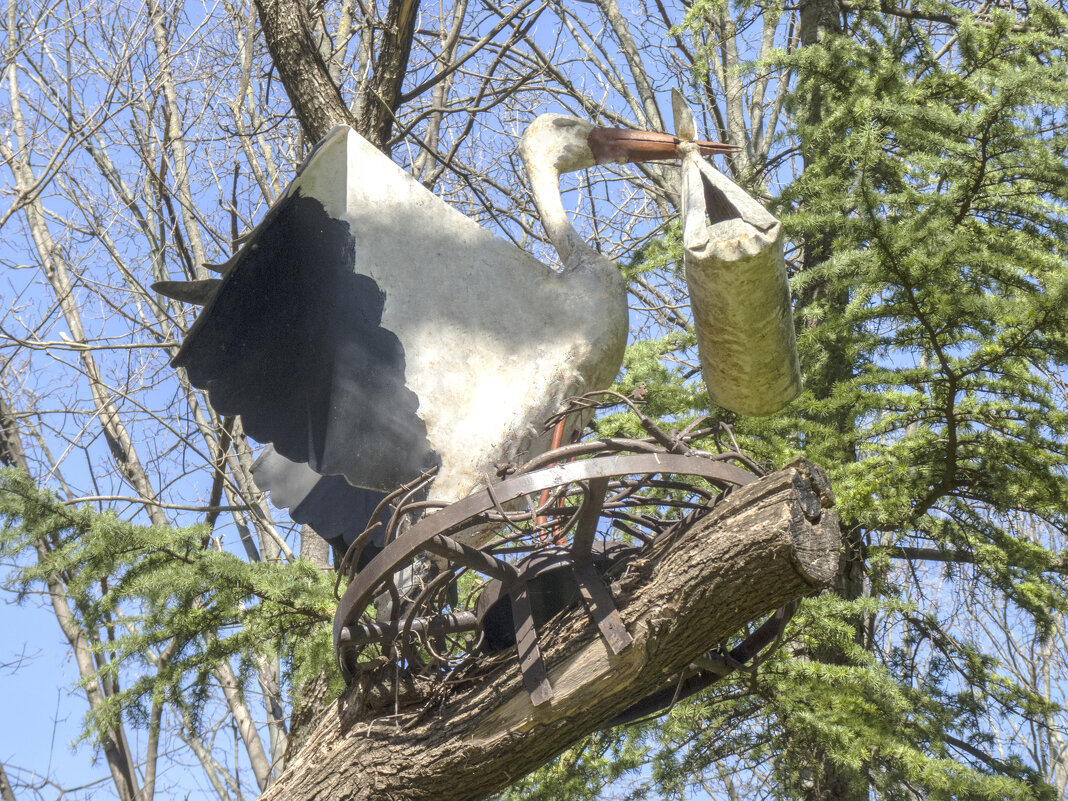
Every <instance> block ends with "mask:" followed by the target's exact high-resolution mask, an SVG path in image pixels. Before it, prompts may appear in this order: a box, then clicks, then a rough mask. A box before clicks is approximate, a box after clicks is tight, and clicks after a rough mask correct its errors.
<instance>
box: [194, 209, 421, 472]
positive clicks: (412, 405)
mask: <svg viewBox="0 0 1068 801" xmlns="http://www.w3.org/2000/svg"><path fill="white" fill-rule="evenodd" d="M356 246H357V243H356V242H355V240H354V238H353V237H352V235H351V233H350V231H349V226H348V223H346V222H344V221H343V220H335V219H332V218H331V217H330V216H329V215H328V214H327V213H326V210H325V208H324V207H323V205H322V204H321V203H320V202H319V201H318V200H316V199H315V198H314V197H305V196H303V195H302V194H301V193H300V191H299V190H298V191H296V192H294V193H293V194H292V195H290V196H288V197H286V198H285V199H283V200H281V201H280V202H279V203H277V204H276V205H275V206H274V207H273V208H272V209H271V210H270V212H269V213H268V215H267V217H266V218H265V219H264V221H263V222H262V223H261V224H260V225H259V226H258V227H257V228H256V230H255V231H254V232H253V234H252V237H251V238H250V239H249V241H248V242H247V244H246V245H245V246H244V248H243V249H242V250H241V252H240V253H238V254H237V256H236V257H235V258H234V260H233V262H232V264H233V266H232V269H231V270H230V271H229V273H228V274H227V275H226V276H225V278H223V280H222V283H221V284H220V285H219V287H218V291H217V292H216V294H215V296H214V298H212V299H211V300H210V301H209V302H208V304H207V305H206V306H205V308H204V310H203V311H202V312H201V314H200V316H199V317H198V318H197V320H196V322H195V323H194V324H193V326H192V327H191V328H190V330H189V333H188V335H187V336H186V338H185V342H184V343H183V345H182V348H181V350H180V351H179V353H178V355H177V356H176V357H175V359H174V362H173V364H174V366H175V367H184V368H185V369H186V371H187V372H188V375H189V380H190V381H191V382H192V384H193V386H195V387H199V388H201V389H205V390H207V392H208V396H209V398H210V399H211V404H212V406H214V407H215V409H216V411H218V412H219V413H221V414H239V415H241V418H242V421H243V423H244V427H245V430H246V432H248V434H249V435H250V436H251V437H253V438H254V439H256V440H259V441H260V442H270V443H273V444H274V447H275V449H276V450H277V451H278V453H280V454H281V455H282V456H285V457H286V458H287V459H290V460H292V461H295V462H307V463H308V465H309V466H310V467H311V468H312V469H313V470H315V471H316V472H317V473H322V474H324V475H332V476H337V475H341V476H344V477H345V479H347V481H348V483H349V484H352V485H354V486H357V487H366V488H368V489H374V490H381V491H391V490H392V489H394V488H395V487H396V486H397V485H399V484H401V483H404V482H406V481H409V480H411V479H412V478H414V477H416V476H418V475H419V474H420V473H421V472H422V471H424V470H426V469H428V468H430V467H433V466H435V465H437V464H439V462H440V460H439V458H438V455H437V454H435V453H434V452H433V450H432V449H431V448H430V444H429V442H428V441H427V436H426V425H425V424H424V423H423V421H422V420H421V419H420V418H419V416H418V415H417V414H416V410H417V409H418V407H419V403H420V399H419V398H418V397H416V395H415V393H413V392H412V391H411V390H409V389H408V388H407V387H406V386H405V372H404V371H405V354H404V348H403V346H402V343H401V341H400V340H399V339H398V338H397V336H396V335H395V334H394V333H393V332H392V331H388V330H386V329H384V328H382V327H381V322H382V308H383V304H384V302H385V293H383V292H382V291H381V289H380V288H379V287H378V285H377V284H376V283H375V282H374V280H373V279H371V278H370V277H368V276H366V275H358V274H356V273H355V272H354V265H355V255H356Z"/></svg>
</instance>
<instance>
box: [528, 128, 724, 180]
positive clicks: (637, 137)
mask: <svg viewBox="0 0 1068 801" xmlns="http://www.w3.org/2000/svg"><path fill="white" fill-rule="evenodd" d="M681 141H683V140H680V139H679V137H677V136H672V135H671V134H667V133H656V132H653V131H634V130H631V129H629V128H601V127H599V126H596V125H593V124H592V123H589V122H586V121H584V120H580V119H576V118H575V117H568V116H565V115H563V114H542V115H541V116H539V117H537V118H536V119H535V120H534V121H533V122H532V123H531V124H530V126H529V127H528V128H527V130H526V131H525V132H524V133H523V138H522V139H521V140H520V141H519V155H520V156H521V157H522V159H523V163H524V164H526V166H527V170H529V171H530V172H531V173H541V172H542V171H544V170H547V169H549V170H552V171H554V172H556V173H557V174H559V173H563V172H571V171H573V170H581V169H584V168H586V167H592V166H593V165H595V164H626V163H628V162H638V161H655V160H657V159H673V158H675V157H676V151H677V148H678V146H679V144H680V143H681ZM695 144H696V145H697V146H698V147H699V148H700V150H701V155H704V156H710V155H712V154H713V153H728V152H730V151H732V150H736V149H737V148H735V147H732V146H731V145H724V144H721V143H719V142H696V143H695Z"/></svg>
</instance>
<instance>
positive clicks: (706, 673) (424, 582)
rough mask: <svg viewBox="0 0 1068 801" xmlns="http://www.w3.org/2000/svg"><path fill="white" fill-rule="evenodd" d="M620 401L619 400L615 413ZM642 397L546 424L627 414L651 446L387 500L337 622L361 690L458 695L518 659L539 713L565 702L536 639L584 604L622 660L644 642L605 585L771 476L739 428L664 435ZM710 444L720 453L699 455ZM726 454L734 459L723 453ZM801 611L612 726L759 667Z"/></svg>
mask: <svg viewBox="0 0 1068 801" xmlns="http://www.w3.org/2000/svg"><path fill="white" fill-rule="evenodd" d="M606 399H607V400H606ZM641 400H642V398H641V396H640V395H639V394H637V393H636V394H635V395H632V396H631V397H630V398H627V397H624V396H623V395H620V394H618V393H615V392H593V393H588V394H586V395H583V396H581V397H579V398H576V399H574V400H573V401H572V402H571V403H570V405H569V406H568V408H567V409H566V410H565V411H564V412H562V413H561V414H559V415H557V416H556V417H554V418H552V419H551V420H549V421H548V422H547V423H546V428H547V429H548V428H553V427H555V426H558V425H562V424H563V421H564V420H565V419H566V418H568V417H570V416H572V415H576V414H577V415H581V416H582V417H584V418H585V417H588V416H589V414H590V413H591V412H592V411H593V410H595V409H603V408H609V407H613V406H621V405H625V406H627V407H629V409H630V410H631V412H632V413H633V414H635V415H637V418H638V421H639V423H640V425H641V426H642V428H643V429H644V430H645V431H646V432H647V433H648V435H649V436H647V437H645V438H641V439H628V438H607V439H593V440H583V441H578V442H573V443H570V444H568V445H565V446H563V447H560V448H556V449H555V450H552V451H549V452H547V453H545V454H543V455H541V456H539V457H537V458H536V459H532V460H531V461H529V462H527V463H526V464H524V465H522V466H519V467H513V466H511V465H507V466H504V467H502V468H501V469H500V471H499V477H500V479H501V480H500V481H499V482H498V483H496V484H493V485H491V486H488V487H487V488H486V489H484V490H482V491H480V492H476V493H474V494H472V495H470V496H468V497H466V498H464V499H463V500H461V501H458V502H456V503H453V504H451V505H449V506H446V507H444V508H441V505H440V504H432V503H428V502H427V501H425V500H423V498H425V497H426V492H425V490H426V488H427V487H428V485H429V484H430V482H431V481H432V480H433V474H432V473H431V474H427V475H424V476H423V477H421V478H420V480H419V481H417V482H414V483H412V484H410V485H406V486H404V487H401V488H400V489H398V490H397V491H395V492H394V493H393V494H392V495H390V496H389V497H387V498H386V499H385V500H384V501H383V502H382V504H381V505H380V506H379V508H378V509H377V510H376V512H375V514H374V515H373V516H372V518H371V522H370V524H369V526H368V528H367V530H365V531H364V532H363V534H362V535H361V536H360V537H358V538H357V540H356V541H355V542H354V543H353V545H352V547H351V548H350V549H349V551H348V553H347V554H346V556H345V559H344V560H343V562H342V565H341V570H340V573H339V584H340V582H341V581H342V580H348V586H347V588H346V590H345V592H344V594H343V595H341V597H340V599H339V603H338V608H337V612H336V614H335V617H334V646H335V652H336V655H337V661H338V665H339V667H340V669H341V672H342V675H343V676H344V677H345V680H346V681H347V682H349V683H352V682H353V681H355V680H357V679H358V678H360V677H361V676H362V675H364V674H365V673H369V672H372V671H381V669H382V667H383V666H384V665H389V666H391V667H392V671H391V672H392V673H393V675H394V677H397V676H399V675H401V674H403V675H404V677H405V680H406V681H408V682H409V683H410V682H412V681H420V682H422V683H423V684H424V685H428V686H433V685H445V684H449V683H450V682H456V681H458V680H461V679H466V680H470V679H471V677H476V678H477V676H478V675H481V671H480V669H481V668H485V667H489V666H493V665H497V664H500V663H502V662H504V661H507V660H510V659H514V658H516V655H517V654H518V659H519V665H520V669H521V671H522V676H523V683H524V686H525V687H526V689H527V691H528V692H529V693H530V698H531V702H532V703H533V704H534V705H536V706H537V705H540V704H543V703H545V702H547V701H549V700H550V699H551V698H552V687H551V685H550V683H549V679H548V674H547V671H546V667H545V664H544V661H543V659H542V655H541V649H540V646H539V642H538V630H539V628H542V627H544V625H545V624H546V623H547V622H548V621H549V620H550V619H552V618H553V617H555V616H556V615H558V614H560V613H561V612H564V611H566V610H568V609H571V608H575V607H577V606H578V605H580V604H581V605H582V606H583V607H584V608H585V610H586V613H587V614H588V616H589V618H590V620H591V622H592V623H593V624H594V625H596V626H597V628H598V630H599V632H600V636H602V637H603V638H604V640H605V643H606V644H607V645H608V647H609V648H610V649H611V650H612V651H613V653H616V654H618V653H621V652H622V651H623V650H624V649H626V648H627V647H628V646H629V645H630V643H631V637H630V635H629V634H628V632H627V630H626V627H625V626H624V625H623V621H622V620H621V619H620V616H619V612H618V611H617V609H616V606H615V603H614V601H613V598H612V592H611V590H610V588H609V584H608V581H607V580H606V575H607V574H609V573H610V572H611V573H613V574H618V572H619V571H618V570H613V567H615V568H618V567H619V565H620V563H621V562H622V561H623V560H627V559H629V558H631V557H633V556H634V555H636V554H640V553H641V552H642V551H643V550H644V549H647V548H649V547H650V546H651V545H652V544H653V543H654V542H656V541H657V540H658V539H662V538H664V537H669V536H671V535H672V533H673V532H675V531H678V530H680V529H682V528H686V527H688V526H691V525H693V524H694V523H696V522H697V521H698V520H700V519H701V518H702V517H704V516H705V515H707V514H708V513H709V512H710V511H711V510H712V508H713V507H714V506H715V505H716V504H717V503H718V502H719V501H720V500H721V499H723V498H724V497H725V496H726V495H727V494H728V493H729V492H730V491H731V490H732V489H733V488H734V487H737V486H743V485H745V484H749V483H752V482H753V481H756V480H757V479H758V478H759V477H760V476H762V475H763V473H764V471H763V470H762V469H761V468H760V466H759V465H757V464H756V463H755V462H754V461H753V460H752V459H750V458H749V457H747V456H746V455H744V454H743V453H742V452H741V451H740V450H739V449H738V446H737V443H736V442H735V440H734V437H733V435H732V434H731V432H730V429H729V428H728V427H726V426H723V425H721V426H719V427H717V428H707V427H706V428H701V427H700V426H701V425H702V424H703V423H705V422H706V420H707V418H701V419H699V420H697V421H695V422H694V423H691V424H690V425H689V426H687V427H686V428H685V429H684V430H682V431H664V430H663V429H662V428H660V427H659V426H657V425H656V424H655V423H654V422H653V421H652V420H650V419H649V418H648V417H646V416H645V415H644V414H642V412H641V410H640V409H639V407H638V404H640V403H641ZM709 436H712V437H713V439H714V441H715V442H716V445H717V447H718V448H719V452H717V453H710V452H707V451H701V450H696V449H694V448H692V447H691V446H690V442H691V441H692V440H695V439H699V438H706V437H709ZM724 440H726V441H727V443H728V444H726V445H724V442H723V441H724ZM383 527H384V528H385V533H384V542H385V547H384V549H383V550H382V551H381V552H380V553H378V554H377V555H376V556H375V557H374V558H373V559H372V560H371V561H370V562H369V563H367V564H366V565H365V566H364V567H363V568H362V569H360V570H358V571H357V570H356V569H355V565H356V564H357V563H358V562H359V561H360V555H361V553H362V552H363V550H364V549H365V548H366V547H367V546H368V544H369V543H370V542H371V538H372V534H373V533H374V532H376V531H377V530H378V529H380V528H383ZM792 611H793V607H791V608H784V609H780V610H778V611H777V612H776V613H775V614H774V615H772V617H771V618H769V619H768V620H767V621H766V622H765V623H764V624H763V625H762V626H760V627H759V628H758V629H757V630H756V631H755V632H753V633H752V634H750V635H749V636H748V637H746V638H745V639H744V640H743V641H742V643H741V644H740V645H738V646H737V647H735V648H734V649H732V650H730V651H729V652H727V651H725V650H720V651H715V652H709V653H708V654H705V655H704V656H703V657H702V658H701V659H699V660H696V661H695V663H694V664H693V665H691V666H690V670H689V671H687V672H686V673H685V674H684V675H683V676H682V677H681V678H680V679H679V680H678V681H677V682H673V683H672V684H671V685H670V686H667V687H664V688H662V689H661V690H660V691H658V692H655V693H653V694H652V695H650V696H649V697H647V698H646V699H644V700H643V701H641V702H639V703H638V704H635V705H634V706H632V707H631V708H630V709H628V710H626V711H625V712H623V713H622V714H621V715H620V716H619V717H617V718H616V719H615V720H613V721H610V722H609V724H608V725H615V724H618V723H623V722H630V721H633V720H636V719H638V718H640V717H643V716H645V715H650V714H657V713H659V712H660V711H662V710H663V709H664V708H666V707H668V706H670V705H671V704H672V703H674V702H675V701H677V700H679V699H680V698H682V697H685V696H686V695H689V694H692V693H694V692H696V691H697V690H699V689H701V688H703V687H705V686H707V685H708V684H710V683H711V682H713V681H716V680H717V679H719V678H721V677H722V676H724V675H726V674H728V673H730V672H732V671H733V670H736V669H739V668H744V667H751V666H752V664H751V663H752V662H753V660H755V659H757V658H759V656H758V655H759V654H760V652H761V651H762V650H763V649H765V648H766V646H768V645H769V644H771V643H773V642H775V641H777V640H778V638H779V635H780V634H781V632H782V629H783V627H784V626H785V624H786V622H787V621H788V620H789V617H790V616H791V614H792Z"/></svg>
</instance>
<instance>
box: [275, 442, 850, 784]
mask: <svg viewBox="0 0 1068 801" xmlns="http://www.w3.org/2000/svg"><path fill="white" fill-rule="evenodd" d="M832 503H833V500H832V496H831V492H830V485H829V484H828V483H827V480H826V477H825V476H824V474H823V472H822V470H820V469H819V468H818V467H816V466H815V465H812V464H811V463H809V462H806V461H804V460H797V461H796V462H795V463H793V464H791V465H790V466H788V467H787V468H785V469H783V470H781V471H779V472H777V473H774V474H772V475H770V476H767V477H765V478H763V479H761V480H760V481H759V482H756V483H754V484H752V485H749V486H747V487H745V488H743V489H740V490H736V491H735V492H734V493H733V494H732V495H731V496H730V497H729V498H727V499H726V500H725V501H723V502H722V503H721V504H720V506H719V507H718V508H717V509H716V510H714V511H713V512H712V513H710V514H709V515H708V516H707V517H705V518H704V519H702V520H701V521H700V522H698V523H697V524H695V525H694V526H692V527H690V528H689V529H686V530H684V531H682V532H680V533H679V534H678V535H676V536H675V537H672V538H665V539H663V540H661V541H658V542H656V543H654V544H653V545H652V546H650V547H649V548H648V549H646V550H645V551H643V552H641V553H640V554H639V555H638V556H636V557H634V558H632V559H631V560H630V561H629V562H628V563H627V564H620V565H616V566H615V567H614V568H613V572H612V573H611V574H610V576H609V578H610V580H612V581H613V582H614V583H613V584H612V592H613V596H614V597H615V600H616V604H617V606H618V608H619V611H620V614H621V616H622V618H623V621H624V623H625V624H626V626H627V629H628V631H629V632H630V634H631V636H632V637H633V638H634V641H633V643H632V644H631V645H630V646H629V647H628V648H627V649H626V650H624V651H623V652H622V653H621V654H619V655H618V656H616V655H613V654H612V652H611V651H610V650H609V649H608V647H607V646H606V645H605V644H604V642H603V640H602V639H601V638H600V636H599V635H598V634H597V630H596V628H595V627H594V626H593V624H592V623H590V622H589V621H588V618H587V617H586V615H585V613H584V612H582V611H571V612H569V613H567V614H565V615H563V616H562V617H560V618H558V619H556V620H555V621H554V622H553V623H551V624H550V625H549V626H547V627H546V629H547V630H546V631H544V632H542V633H541V636H540V642H541V646H542V653H543V655H544V657H545V659H546V665H547V666H548V669H549V678H550V681H551V683H552V686H553V691H554V694H553V698H552V700H551V702H550V703H547V704H542V705H541V706H539V707H537V708H535V707H534V706H532V704H531V701H530V698H529V696H528V694H527V692H526V691H525V690H524V689H523V685H522V680H521V677H520V674H519V670H518V666H517V665H516V660H515V658H514V654H513V655H512V656H511V657H510V658H509V659H508V661H507V662H506V663H505V664H504V665H502V666H499V667H497V668H495V669H493V670H492V671H490V672H488V673H485V674H483V675H481V676H479V677H470V680H468V681H465V678H466V677H463V676H460V677H454V681H453V682H451V683H450V688H449V689H447V690H446V689H445V688H442V687H438V688H437V690H438V693H437V694H435V695H433V696H432V697H431V698H430V699H429V700H428V699H423V700H422V701H421V702H420V703H418V704H414V705H412V706H409V707H407V708H403V707H402V708H401V709H400V710H399V713H398V714H391V713H394V711H395V710H394V708H393V699H392V696H390V697H389V698H388V701H389V704H388V708H386V709H381V708H380V707H379V705H378V704H376V698H375V696H374V695H373V693H371V692H365V691H362V690H361V689H360V687H359V686H354V687H350V688H349V690H348V691H347V692H346V693H345V694H344V695H343V696H342V698H341V699H339V700H338V701H337V702H336V703H335V704H334V705H333V706H331V707H329V708H328V710H327V712H326V714H325V717H324V718H323V719H322V720H321V721H320V723H319V725H318V727H317V728H316V729H315V731H314V732H313V733H312V734H311V735H310V737H309V738H308V742H307V744H306V745H305V746H304V747H303V748H302V749H301V751H300V752H299V753H298V754H297V755H296V756H295V758H294V759H293V761H292V763H291V764H290V766H289V767H288V769H287V770H286V771H285V773H283V774H282V776H281V777H280V778H279V780H278V782H277V783H276V784H275V785H274V786H273V787H272V788H271V789H270V790H269V791H268V792H267V793H265V794H264V795H263V796H262V799H263V801H269V800H270V799H280V798H285V799H287V801H301V800H302V799H313V798H345V799H391V800H392V801H399V800H400V799H405V800H408V799H411V800H412V801H414V800H415V799H434V800H435V801H461V800H462V799H466V800H469V801H473V800H474V799H479V798H484V797H486V796H488V795H490V794H492V793H494V792H496V791H498V790H500V789H501V788H503V787H506V786H507V785H508V784H510V783H511V782H514V781H515V780H516V779H518V778H519V777H520V776H523V775H524V774H526V773H528V772H529V771H531V770H532V769H534V768H536V767H537V766H539V765H541V764H543V763H545V762H546V761H548V760H549V759H551V758H553V757H554V756H555V755H556V754H559V753H560V752H561V751H563V750H564V749H565V748H567V747H568V746H569V745H571V744H573V743H574V742H576V741H577V740H579V739H580V738H581V737H583V736H585V735H586V734H589V733H590V732H593V731H596V730H597V729H600V728H603V727H604V726H605V725H606V724H607V723H608V722H609V721H610V720H612V719H613V718H614V717H615V716H617V715H618V714H619V713H620V712H622V711H623V710H625V709H627V708H628V707H629V706H631V705H632V704H634V703H635V702H637V701H640V700H641V699H643V698H644V697H646V696H647V695H649V694H650V693H652V692H653V691H655V690H658V689H660V688H662V687H664V686H665V685H667V684H672V683H674V682H678V681H679V680H680V679H681V678H682V677H683V676H684V675H685V673H684V671H685V670H686V669H687V667H688V666H689V665H690V663H691V662H692V661H693V660H694V659H695V658H697V657H699V656H700V655H701V654H703V653H705V652H707V651H709V650H710V649H712V648H713V647H715V646H717V645H718V644H719V643H721V642H722V641H723V640H725V639H726V638H728V637H730V636H731V635H733V634H735V633H737V632H738V630H739V629H740V628H741V627H742V626H743V625H745V624H746V623H747V622H750V621H753V620H755V619H757V618H759V617H761V616H762V615H765V614H767V613H768V612H770V611H772V610H773V609H775V608H777V607H779V606H781V605H782V604H784V603H787V602H789V601H791V600H794V599H796V598H799V597H801V596H804V595H808V594H811V593H813V592H815V591H816V590H818V589H821V588H823V587H826V586H828V585H829V584H830V583H831V582H833V580H834V577H835V574H836V572H837V568H838V548H839V536H840V535H839V528H838V517H837V515H836V513H835V512H834V510H833V509H831V508H829V507H830V506H831V505H832ZM384 671H385V672H384V675H383V678H388V676H391V675H392V668H390V667H387V668H385V669H384ZM361 684H364V686H371V685H372V684H373V681H371V682H366V683H363V682H361Z"/></svg>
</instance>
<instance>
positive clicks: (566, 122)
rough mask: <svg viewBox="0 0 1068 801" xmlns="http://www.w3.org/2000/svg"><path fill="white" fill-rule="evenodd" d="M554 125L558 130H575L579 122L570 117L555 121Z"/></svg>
mask: <svg viewBox="0 0 1068 801" xmlns="http://www.w3.org/2000/svg"><path fill="white" fill-rule="evenodd" d="M553 125H555V126H556V127H557V128H574V127H575V126H576V125H578V120H573V119H570V118H568V117H561V118H560V119H557V120H553Z"/></svg>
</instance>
